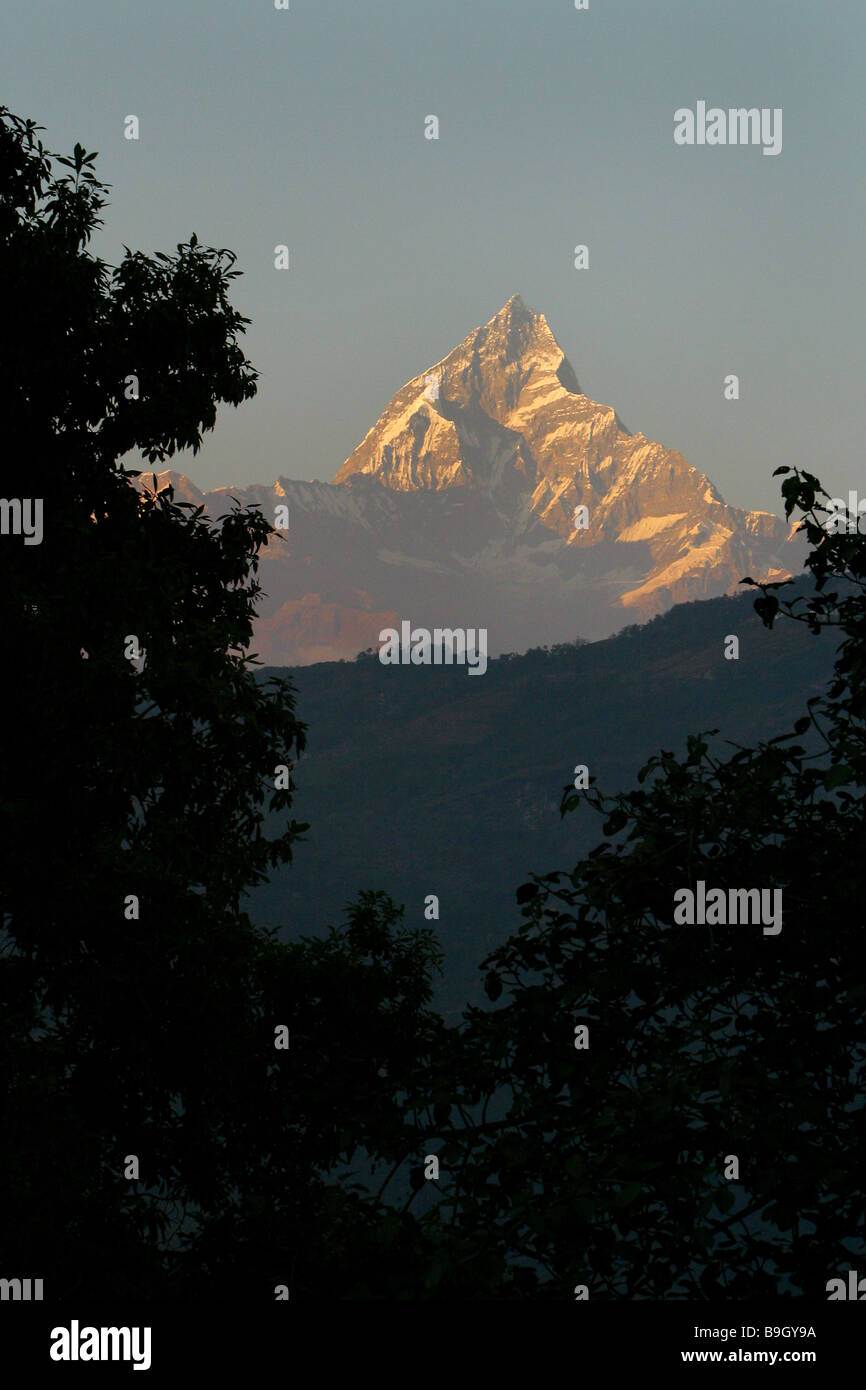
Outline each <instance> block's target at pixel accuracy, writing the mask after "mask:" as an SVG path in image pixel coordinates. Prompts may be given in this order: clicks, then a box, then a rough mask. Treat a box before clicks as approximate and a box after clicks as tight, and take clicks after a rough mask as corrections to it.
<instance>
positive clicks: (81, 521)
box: [0, 108, 437, 1299]
mask: <svg viewBox="0 0 866 1390" xmlns="http://www.w3.org/2000/svg"><path fill="white" fill-rule="evenodd" d="M38 129H39V128H38V127H36V126H34V124H33V123H32V122H29V121H22V120H21V119H19V118H18V117H16V116H14V115H12V114H11V113H10V112H9V111H8V110H7V109H6V108H2V109H0V272H2V274H0V278H2V282H3V285H4V306H3V309H4V328H3V334H2V341H0V417H2V420H3V428H4V445H5V455H6V459H7V467H6V470H5V477H6V481H5V482H4V492H5V493H6V495H7V496H6V501H5V504H4V505H6V507H7V512H8V517H9V519H10V527H11V529H10V528H6V529H9V533H8V534H3V535H2V537H0V613H2V631H3V637H4V643H5V647H6V653H7V671H6V679H5V682H4V685H5V693H6V697H7V702H8V703H7V709H6V721H7V722H6V726H5V737H4V739H3V751H2V804H0V816H2V846H3V863H2V871H0V912H2V922H0V927H2V936H0V946H2V952H0V1009H2V1019H3V1024H2V1034H0V1076H2V1091H3V1102H2V1105H3V1113H2V1124H0V1204H2V1209H3V1213H4V1216H3V1221H2V1223H0V1264H2V1268H3V1272H4V1275H7V1276H9V1277H13V1276H16V1275H21V1276H22V1277H26V1276H31V1277H41V1278H43V1279H44V1281H45V1289H46V1297H47V1298H51V1299H54V1298H57V1297H62V1296H63V1295H69V1294H72V1293H75V1294H85V1293H86V1294H89V1295H96V1296H98V1295H100V1294H106V1293H111V1294H124V1293H127V1294H135V1295H139V1296H149V1295H154V1296H165V1295H167V1294H170V1293H172V1292H174V1293H185V1294H190V1295H195V1294H197V1293H204V1294H207V1293H209V1292H212V1291H213V1290H214V1289H218V1290H220V1291H222V1292H225V1293H232V1294H235V1295H236V1294H237V1293H238V1292H241V1291H244V1290H246V1291H249V1292H251V1293H253V1294H255V1296H256V1297H270V1298H273V1296H274V1295H273V1286H274V1284H275V1283H278V1282H281V1283H286V1284H289V1285H291V1284H292V1282H293V1280H294V1281H295V1282H296V1285H297V1289H298V1290H300V1291H301V1292H302V1293H307V1294H315V1293H316V1292H317V1291H318V1292H320V1293H324V1294H325V1296H328V1297H330V1298H333V1297H334V1296H339V1294H340V1292H341V1291H342V1290H346V1289H348V1290H351V1289H352V1288H353V1287H355V1285H356V1284H357V1282H358V1278H359V1274H358V1271H359V1270H360V1269H362V1268H365V1269H366V1273H365V1274H364V1276H363V1277H364V1279H370V1278H371V1277H372V1278H373V1280H374V1283H376V1282H378V1284H380V1285H381V1286H382V1287H387V1282H388V1278H389V1277H391V1276H389V1275H388V1273H387V1269H386V1266H389V1262H390V1266H393V1267H394V1268H396V1269H398V1270H399V1265H400V1258H399V1256H400V1243H401V1241H405V1240H406V1239H409V1238H411V1239H412V1240H418V1239H420V1236H419V1233H418V1230H417V1227H416V1226H415V1223H414V1222H413V1221H412V1218H411V1216H408V1215H407V1216H406V1217H405V1218H401V1217H400V1216H399V1214H398V1215H397V1216H396V1217H394V1218H392V1219H391V1226H390V1228H389V1229H390V1236H389V1237H388V1238H387V1239H384V1240H383V1239H379V1232H378V1230H377V1213H379V1212H380V1207H379V1205H378V1204H377V1202H376V1200H375V1198H374V1197H373V1196H365V1195H364V1193H363V1192H361V1191H360V1190H358V1189H357V1185H356V1186H355V1187H353V1186H352V1183H351V1182H350V1181H348V1180H343V1181H341V1182H337V1178H338V1177H339V1176H340V1173H341V1169H344V1168H345V1167H346V1165H347V1163H348V1162H349V1161H350V1160H352V1157H353V1155H354V1154H355V1153H356V1151H358V1150H362V1151H363V1155H364V1161H365V1162H368V1161H369V1162H376V1161H378V1160H379V1159H382V1160H383V1161H390V1160H391V1145H392V1144H393V1142H394V1136H395V1135H396V1134H398V1133H399V1139H400V1143H401V1144H402V1142H403V1139H404V1136H405V1125H404V1111H403V1109H402V1108H401V1107H400V1106H398V1105H397V1102H396V1100H395V1096H396V1095H397V1094H398V1093H403V1092H405V1091H406V1088H407V1087H408V1086H409V1084H410V1082H411V1076H412V1070H413V1067H414V1065H415V1058H416V1055H417V1054H418V1052H419V1050H422V1051H423V1047H424V1044H425V1041H426V1035H425V1030H427V1031H428V1032H429V1031H430V1029H432V1030H433V1031H434V1032H435V1029H436V1026H437V1025H436V1020H435V1017H434V1016H433V1015H430V1016H429V1019H430V1021H429V1023H428V1022H425V1018H426V1015H425V1006H426V1001H427V1000H428V998H429V992H430V977H431V973H432V970H433V969H434V968H435V965H436V962H437V955H436V950H435V947H434V945H433V941H432V934H431V933H430V932H429V931H428V932H405V931H404V930H403V929H402V927H401V926H400V924H399V914H398V913H397V912H396V910H395V909H394V908H393V906H392V905H391V904H388V903H386V902H384V901H383V900H380V899H379V898H377V897H376V896H375V895H371V896H368V897H365V898H362V899H361V900H360V901H359V903H358V904H356V906H355V907H354V908H353V909H352V910H351V911H350V914H349V917H348V920H347V922H346V923H345V924H344V926H343V927H342V928H341V929H340V930H339V931H335V930H332V931H331V933H330V934H329V935H328V936H327V937H326V938H325V939H324V940H323V941H318V942H310V943H306V944H301V945H297V944H296V945H294V946H291V947H289V946H287V945H285V944H283V943H281V942H280V941H279V940H278V939H277V937H276V935H275V934H274V933H271V932H266V931H261V930H257V929H256V928H255V927H254V926H253V924H252V923H251V921H250V918H249V916H248V915H247V913H246V912H245V910H244V907H243V902H244V894H245V893H246V891H247V890H248V889H250V888H251V887H253V886H255V885H256V884H258V883H260V882H261V881H262V880H263V879H264V878H265V877H266V876H267V874H268V872H269V870H270V869H271V868H272V867H273V866H274V865H276V864H279V863H282V862H285V861H286V860H287V859H289V858H290V857H291V852H292V845H293V844H294V842H295V841H296V839H297V837H298V835H299V833H300V832H301V831H302V830H303V829H305V828H306V827H303V826H299V825H298V824H297V823H296V822H294V821H292V820H291V819H289V814H288V813H289V808H290V804H291V797H292V782H291V780H290V772H291V769H292V767H293V766H294V761H295V758H296V755H297V753H298V751H299V750H300V749H302V748H303V746H304V726H303V725H302V724H300V723H299V722H298V720H297V718H296V716H295V712H294V701H293V693H292V688H291V686H290V685H289V684H288V682H285V681H281V680H279V679H272V680H270V681H268V682H260V681H258V680H256V679H255V673H254V670H253V667H252V664H251V662H252V657H251V656H250V654H249V652H248V647H249V643H250V639H251V634H252V621H253V617H254V613H255V606H256V600H257V596H258V594H259V584H258V582H257V580H256V578H255V575H256V570H257V562H258V554H259V550H260V548H261V546H262V544H263V543H264V542H265V541H266V539H267V538H268V536H269V535H270V534H271V527H270V525H269V523H268V521H267V519H266V518H265V517H264V516H263V515H262V514H261V512H260V511H258V510H257V509H251V510H247V511H242V510H240V509H239V508H238V507H235V509H234V510H233V511H232V512H231V513H230V514H229V515H228V516H226V517H225V518H223V519H222V521H221V522H219V523H215V522H213V521H211V520H209V519H208V518H206V517H204V516H203V515H202V510H203V509H202V508H194V507H192V506H190V505H188V504H183V503H177V502H175V500H174V497H173V494H172V491H171V489H170V488H168V489H164V490H163V491H162V492H160V493H159V494H158V495H155V494H154V492H152V491H147V490H146V489H141V488H139V487H138V486H136V485H135V479H136V478H137V477H140V474H139V473H136V472H135V470H132V469H128V468H126V467H125V466H124V464H123V462H122V460H123V458H124V456H126V455H128V454H129V453H130V451H132V450H139V451H140V452H141V453H142V454H144V455H145V456H146V458H147V459H148V460H149V461H150V462H151V463H154V462H157V461H159V462H162V461H164V460H165V459H166V458H170V457H171V456H172V455H173V454H174V453H175V451H176V450H179V449H183V448H192V450H193V452H195V451H196V450H197V449H198V448H199V445H200V442H201V438H202V433H203V431H205V430H208V429H210V428H211V427H212V426H213V423H214V420H215V415H216V407H217V405H218V403H220V402H222V403H230V404H232V405H238V404H240V403H241V402H242V401H245V400H248V399H249V398H250V397H252V396H253V394H254V393H255V389H256V385H255V379H256V373H255V371H254V370H253V368H252V367H251V366H250V364H249V363H248V362H247V360H246V358H245V357H244V354H243V352H242V350H241V347H240V345H239V337H240V335H241V334H242V333H243V331H244V325H245V324H246V322H247V320H245V319H244V318H243V317H242V316H241V315H239V314H238V313H236V312H235V310H234V309H232V308H231V305H230V303H229V300H228V291H229V289H230V282H231V280H232V279H233V277H234V276H236V275H237V274H238V272H237V271H236V270H234V269H232V266H233V264H234V259H235V258H234V256H233V255H232V254H231V253H230V252H228V251H225V250H213V249H210V248H206V247H203V246H201V245H199V243H198V240H197V238H196V236H195V235H192V236H191V237H190V239H189V241H187V242H185V243H182V244H180V245H179V246H178V247H177V252H176V254H175V255H166V254H163V253H162V252H158V253H157V254H156V255H155V256H152V257H151V256H146V255H144V254H143V253H141V252H137V251H136V252H134V251H130V250H129V249H127V250H126V254H125V256H124V258H123V260H122V261H121V263H120V264H119V265H118V266H116V267H111V266H109V265H107V264H105V263H104V262H102V261H101V260H99V259H98V258H96V257H95V256H93V255H92V254H91V253H90V252H89V251H88V249H87V248H88V243H89V241H90V238H91V236H92V233H93V231H94V229H95V228H96V227H97V226H98V225H99V224H100V218H99V213H100V211H101V209H102V208H103V206H104V205H105V198H104V196H103V195H104V192H105V186H104V185H103V184H101V183H100V182H99V181H98V180H97V178H96V176H95V173H94V172H93V170H94V161H95V159H96V156H95V155H94V154H88V153H87V152H86V151H85V150H84V149H83V148H82V147H81V146H80V145H76V147H75V150H74V152H73V155H72V157H71V158H70V159H61V160H60V161H59V163H60V165H61V166H62V167H63V168H65V169H66V170H67V171H68V172H66V173H65V174H62V175H61V176H59V177H58V176H57V175H56V174H55V172H53V166H52V160H51V158H50V157H49V155H48V154H47V153H46V151H45V149H44V148H43V146H42V144H41V142H40V140H39V139H38V133H37V132H38ZM31 503H32V504H33V508H32V509H31V508H30V504H31ZM37 503H38V504H39V505H40V506H41V507H42V535H41V536H39V537H37V535H36V530H35V528H33V527H31V534H30V536H29V538H28V537H26V536H25V535H24V534H22V533H20V532H21V527H17V524H18V522H19V521H20V520H21V518H24V517H27V518H30V520H32V518H33V517H34V516H35V515H36V504H37ZM16 527H17V529H18V530H19V534H14V531H15V529H16ZM25 542H27V543H25ZM34 542H35V543H34ZM40 542H41V543H40ZM136 651H138V652H139V653H140V655H139V657H138V658H136V659H133V658H134V656H135V652H136ZM280 1025H285V1026H286V1027H287V1028H288V1029H289V1043H290V1046H289V1049H288V1050H287V1051H283V1050H277V1048H276V1047H275V1041H276V1036H277V1035H276V1031H275V1030H276V1029H277V1028H278V1027H279V1026H280ZM410 1044H411V1045H410ZM380 1073H381V1075H380ZM133 1156H134V1157H135V1159H137V1162H138V1175H137V1176H135V1173H136V1170H135V1167H134V1165H133V1164H132V1162H131V1160H132V1158H133ZM368 1247H369V1248H368ZM362 1249H364V1250H366V1254H365V1255H364V1256H363V1258H362V1256H361V1253H360V1251H361V1250H362ZM347 1251H348V1252H349V1253H348V1254H347ZM394 1277H396V1276H394ZM269 1281H270V1287H268V1282H269Z"/></svg>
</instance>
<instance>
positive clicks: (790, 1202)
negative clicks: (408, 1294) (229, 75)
mask: <svg viewBox="0 0 866 1390" xmlns="http://www.w3.org/2000/svg"><path fill="white" fill-rule="evenodd" d="M780 471H783V472H786V473H790V476H789V477H788V479H787V481H786V483H785V484H784V486H783V495H784V497H785V501H786V510H787V513H788V515H789V516H790V515H791V513H792V512H793V510H794V509H795V508H798V509H799V510H800V511H801V512H802V513H803V518H802V521H801V529H802V530H803V531H804V532H805V534H806V536H807V539H808V541H809V542H810V545H811V546H812V550H811V553H810V555H809V558H808V568H809V569H810V571H811V573H812V576H813V578H814V589H813V590H812V591H810V592H809V593H807V594H806V595H800V596H798V597H796V598H794V599H792V600H790V601H787V602H786V601H785V598H784V589H785V587H786V586H785V585H784V584H760V585H757V586H756V587H758V588H760V589H761V591H762V592H761V596H760V598H758V599H757V600H756V603H755V607H756V609H757V610H758V611H759V613H760V614H761V615H762V617H763V619H764V622H765V624H766V626H767V627H772V625H773V622H774V620H775V618H776V616H777V615H779V614H782V615H784V616H787V617H789V618H792V619H794V620H797V621H804V622H806V623H808V625H809V627H810V630H812V631H813V632H816V633H817V632H820V631H822V630H823V628H825V627H828V626H829V627H833V628H836V629H839V635H840V636H841V638H842V640H841V642H840V645H839V648H838V653H837V660H836V666H835V678H834V680H833V682H832V684H831V686H830V689H829V690H828V691H827V692H826V693H825V694H824V695H821V696H817V697H815V698H813V699H811V700H809V701H807V702H806V703H807V710H806V711H804V714H803V716H802V718H801V719H799V720H798V721H797V723H796V726H795V728H794V730H793V731H792V732H791V733H788V734H782V735H780V736H779V737H776V738H772V739H770V740H769V741H767V742H762V743H760V744H759V745H758V747H756V748H736V749H735V750H734V751H730V749H728V750H725V749H724V748H723V747H720V746H719V741H718V739H715V738H714V735H715V734H716V732H717V731H715V730H708V731H706V733H702V734H694V735H691V736H689V738H688V740H687V747H686V751H685V754H684V755H680V756H677V755H676V754H675V753H673V752H672V751H669V750H662V751H661V752H660V753H658V754H657V755H655V756H654V757H652V758H650V759H649V761H648V762H647V763H646V765H645V766H644V767H643V769H642V770H641V772H640V774H639V776H638V785H637V786H636V787H635V788H633V789H632V790H630V791H627V792H625V793H622V794H619V795H616V796H613V797H608V796H605V795H604V794H603V793H602V792H601V791H600V790H599V789H598V787H597V786H595V785H594V782H592V781H591V784H590V787H589V788H588V789H587V790H586V791H581V792H575V791H574V790H573V789H572V788H570V787H569V788H566V790H565V793H564V795H563V799H562V813H563V814H567V813H569V812H572V811H574V810H575V809H576V808H577V807H578V806H580V805H581V804H584V803H585V804H586V806H587V807H588V808H590V809H591V810H592V811H594V812H596V813H597V814H599V815H600V816H601V817H602V818H603V821H602V830H603V834H604V836H605V838H604V840H602V842H601V843H599V844H598V845H597V847H596V848H595V849H594V850H593V851H592V852H591V853H590V854H589V855H588V856H587V857H586V858H585V859H584V860H583V862H581V863H579V864H578V865H577V866H576V867H575V868H574V869H573V871H571V872H553V873H547V874H543V875H539V876H536V877H534V878H533V880H532V882H530V883H527V884H524V885H523V886H522V887H521V888H520V889H519V890H518V893H517V899H518V902H519V903H521V904H522V916H523V919H524V921H523V925H522V926H521V927H520V929H519V930H518V931H517V933H516V934H515V935H513V936H512V937H511V938H510V940H509V941H508V942H507V943H506V944H505V945H504V946H502V947H501V948H500V949H499V950H497V951H495V952H494V953H493V954H492V955H491V956H490V957H489V959H488V960H487V961H486V962H485V963H484V966H483V968H484V969H485V970H486V971H487V976H486V981H487V993H488V995H489V997H490V999H491V1000H492V1001H496V1002H497V1004H498V1006H497V1007H496V1008H495V1009H494V1010H492V1011H489V1012H487V1011H484V1010H471V1011H470V1014H469V1017H468V1020H467V1023H466V1026H465V1028H464V1030H463V1033H462V1036H461V1038H460V1049H461V1055H462V1058H463V1062H462V1068H463V1069H462V1075H461V1082H462V1085H461V1096H460V1097H457V1096H455V1100H456V1099H462V1101H463V1103H464V1106H465V1108H466V1111H467V1115H468V1116H469V1119H468V1121H467V1122H466V1123H464V1124H461V1125H459V1126H455V1127H454V1128H453V1129H452V1130H451V1132H450V1133H449V1134H448V1136H447V1138H446V1147H447V1149H448V1152H449V1155H450V1165H449V1172H450V1174H451V1175H452V1176H451V1179H450V1181H449V1182H447V1183H445V1184H443V1186H444V1187H445V1189H446V1195H445V1197H444V1199H443V1205H444V1207H445V1209H446V1210H448V1211H449V1212H450V1214H451V1219H452V1220H453V1222H454V1223H455V1225H456V1226H458V1227H459V1228H461V1229H464V1230H467V1231H473V1232H476V1233H480V1232H481V1231H484V1232H486V1239H487V1241H488V1243H494V1244H495V1245H496V1246H497V1248H498V1249H499V1250H500V1252H501V1257H502V1260H503V1262H504V1264H505V1265H506V1266H509V1267H515V1266H520V1265H522V1266H523V1267H524V1268H525V1270H526V1274H525V1276H524V1277H525V1278H526V1279H527V1280H528V1281H529V1283H530V1285H531V1286H532V1288H533V1289H534V1290H535V1291H536V1292H538V1293H540V1294H543V1295H546V1296H551V1297H554V1298H563V1297H565V1298H568V1297H571V1296H572V1292H571V1291H572V1287H573V1286H576V1285H577V1284H585V1285H587V1287H588V1289H589V1296H590V1297H602V1298H604V1297H626V1298H638V1297H645V1298H646V1297H649V1298H678V1297H679V1298H707V1299H722V1298H746V1297H760V1296H764V1295H776V1294H789V1293H790V1294H806V1295H808V1296H812V1297H823V1296H824V1287H825V1283H826V1280H827V1279H828V1278H830V1277H832V1276H833V1275H834V1274H835V1273H836V1272H837V1271H838V1269H839V1268H840V1267H843V1268H844V1267H847V1265H848V1264H849V1262H852V1261H853V1263H855V1264H856V1258H855V1255H856V1253H857V1252H859V1257H860V1258H861V1260H862V1257H863V1254H864V1221H866V1186H864V1182H863V1177H862V1164H861V1163H860V1162H859V1155H860V1154H861V1153H862V1149H863V1143H864V1139H866V1109H864V1106H863V1101H862V1092H863V1083H864V1061H866V1042H864V1039H866V1026H864V1025H866V984H864V965H866V951H864V946H863V919H862V911H863V907H862V905H863V901H864V892H866V836H864V799H863V789H864V786H866V762H864V754H866V724H864V714H866V709H864V691H866V680H864V677H866V597H864V592H866V541H864V539H863V538H862V537H860V536H851V535H847V534H845V535H833V534H829V533H828V531H827V530H826V528H825V525H824V523H823V522H822V516H825V515H826V514H828V510H829V509H828V508H827V507H826V506H825V505H824V503H823V502H822V501H821V500H820V499H821V498H827V496H828V495H827V493H826V492H825V491H824V490H823V489H822V488H821V485H820V483H819V482H818V480H817V479H816V478H814V477H813V476H812V475H810V474H808V473H798V472H797V471H796V470H787V469H784V470H780ZM745 582H748V583H754V581H752V580H748V581H745ZM779 591H782V593H781V596H780V595H779ZM699 880H703V881H704V883H705V884H706V885H707V888H708V889H709V887H711V886H712V887H721V888H723V889H726V890H727V889H729V888H751V887H762V888H769V889H773V888H779V889H781V890H782V895H783V897H782V902H783V925H782V930H781V932H780V933H779V934H778V935H775V936H774V935H765V934H764V933H763V931H762V928H761V926H759V925H757V926H756V925H736V926H697V925H694V926H683V925H675V924H674V915H673V907H674V893H675V891H676V890H677V889H679V888H690V889H692V890H694V889H695V887H696V884H697V882H698V881H699ZM581 1025H585V1026H587V1027H588V1029H589V1034H588V1037H589V1046H588V1048H577V1047H576V1046H575V1029H576V1028H578V1027H580V1026H581ZM731 1155H733V1156H736V1157H737V1158H738V1160H739V1179H738V1180H730V1179H729V1178H726V1176H725V1167H726V1162H725V1161H726V1158H727V1157H728V1156H731Z"/></svg>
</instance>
